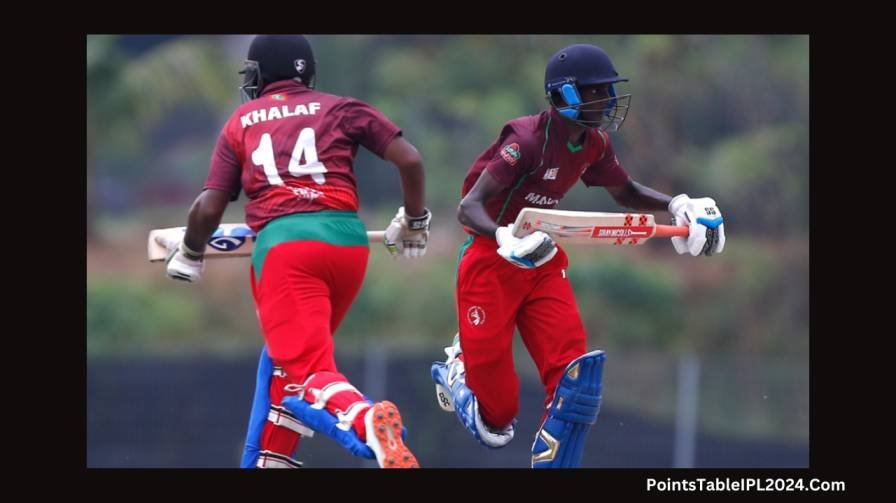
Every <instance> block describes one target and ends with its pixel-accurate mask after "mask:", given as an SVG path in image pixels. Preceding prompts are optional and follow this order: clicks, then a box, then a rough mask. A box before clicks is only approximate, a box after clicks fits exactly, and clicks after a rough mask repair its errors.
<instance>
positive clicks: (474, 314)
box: [467, 306, 485, 327]
mask: <svg viewBox="0 0 896 503" xmlns="http://www.w3.org/2000/svg"><path fill="white" fill-rule="evenodd" d="M467 322H468V323H469V324H470V325H473V326H474V327H478V326H480V325H482V324H483V323H485V310H484V309H482V308H481V307H479V306H472V307H470V309H467Z"/></svg>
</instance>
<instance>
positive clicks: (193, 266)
mask: <svg viewBox="0 0 896 503" xmlns="http://www.w3.org/2000/svg"><path fill="white" fill-rule="evenodd" d="M156 242H157V243H159V244H160V245H162V246H164V247H165V248H167V249H168V250H170V251H171V253H170V254H169V255H168V259H167V260H165V263H166V264H167V266H166V268H165V272H166V273H167V274H168V277H169V278H171V279H176V280H180V281H186V282H188V283H199V280H200V279H202V271H203V270H204V269H205V262H204V261H203V260H202V254H201V253H197V252H194V251H193V250H191V249H189V248H187V245H185V244H184V242H183V235H182V234H181V235H180V236H179V237H178V236H157V237H156Z"/></svg>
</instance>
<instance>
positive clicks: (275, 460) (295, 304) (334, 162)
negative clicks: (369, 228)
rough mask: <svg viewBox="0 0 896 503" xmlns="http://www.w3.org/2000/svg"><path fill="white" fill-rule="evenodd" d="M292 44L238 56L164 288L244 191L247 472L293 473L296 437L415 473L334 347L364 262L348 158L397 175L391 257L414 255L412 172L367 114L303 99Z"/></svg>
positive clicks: (308, 56)
mask: <svg viewBox="0 0 896 503" xmlns="http://www.w3.org/2000/svg"><path fill="white" fill-rule="evenodd" d="M315 67H316V61H315V59H314V54H313V53H312V49H311V45H310V44H309V42H308V40H306V38H305V37H303V36H301V35H259V36H257V37H255V38H254V39H253V40H252V43H251V45H250V47H249V53H248V58H247V60H246V62H245V68H244V70H243V71H241V72H240V73H242V74H244V82H243V85H242V86H241V87H240V90H241V92H242V95H243V104H242V105H240V106H239V107H238V108H237V109H236V110H235V111H234V112H233V114H232V115H231V116H230V118H229V120H228V121H227V123H226V124H225V125H224V128H223V130H222V131H221V134H220V136H219V137H218V142H217V145H216V146H215V149H214V153H213V154H212V158H211V165H210V168H209V174H208V178H207V179H206V182H205V185H204V187H203V191H202V193H201V194H199V196H198V197H197V198H196V201H195V202H194V203H193V206H192V207H191V208H190V212H189V217H188V224H187V228H186V233H185V234H184V236H183V240H182V241H181V242H179V243H175V244H174V245H173V246H172V247H171V248H173V249H172V252H171V255H170V257H169V258H168V262H167V274H168V276H170V277H171V278H173V279H178V280H183V281H187V282H191V283H195V282H198V281H199V280H200V277H201V275H202V271H203V267H204V262H203V251H204V250H205V243H207V242H208V239H209V237H210V236H211V234H212V232H213V231H214V230H215V229H216V228H217V227H218V224H219V223H220V222H221V217H222V215H223V213H224V210H225V208H226V207H227V204H228V202H229V201H234V200H236V198H237V197H238V195H239V192H240V190H241V189H242V190H243V191H244V192H245V193H246V196H247V197H248V198H249V202H248V203H247V204H246V223H247V225H248V226H249V227H250V228H251V229H252V230H253V231H255V232H256V233H257V240H256V243H255V247H254V251H253V252H252V263H251V266H250V268H249V279H250V284H251V287H252V294H253V298H254V303H255V307H256V312H257V314H258V319H259V322H260V325H261V331H262V334H263V336H264V340H265V343H266V348H265V349H263V350H262V353H261V358H260V361H259V368H258V375H257V382H256V390H255V397H254V401H253V406H252V411H251V416H250V419H249V429H248V435H247V439H246V447H245V450H244V452H243V457H242V461H241V466H242V467H245V468H249V467H258V468H297V467H299V466H301V463H300V462H299V461H296V460H295V459H294V457H293V456H294V453H295V451H296V448H297V447H298V444H299V440H300V438H301V437H302V436H311V435H313V434H314V432H317V433H323V434H324V435H327V436H329V437H331V438H333V439H334V440H336V441H337V442H338V443H339V444H340V445H342V446H343V447H345V448H346V449H348V450H349V451H351V452H352V453H353V454H355V455H358V456H362V457H365V458H369V459H374V458H376V460H377V462H378V463H379V465H380V467H382V468H417V467H418V463H417V460H416V458H415V457H414V455H413V454H412V453H411V451H410V450H409V449H408V448H407V446H406V445H405V444H404V443H403V437H404V435H405V432H406V429H405V428H404V425H403V423H402V419H401V415H400V414H399V412H398V409H397V408H396V406H395V405H394V404H393V403H392V402H389V401H382V402H377V403H374V402H373V401H372V400H371V399H370V398H368V397H367V396H365V395H364V394H363V393H361V391H359V390H358V389H357V388H356V387H355V386H353V385H352V384H351V383H350V382H349V380H348V378H347V377H346V376H345V375H343V374H341V373H340V372H339V370H338V368H337V366H336V362H335V361H334V356H333V336H334V334H335V332H336V330H337V329H338V328H339V324H340V322H342V319H343V318H344V317H345V315H346V312H347V311H348V309H349V306H351V304H352V301H353V300H354V299H355V296H356V295H357V293H358V290H359V289H360V288H361V283H362V280H363V279H364V273H365V271H366V268H367V258H368V253H369V248H368V242H367V234H366V228H365V227H364V224H363V223H362V222H361V220H360V219H359V218H358V214H357V210H358V194H357V189H356V180H355V175H354V172H353V167H352V166H353V161H354V157H355V154H356V153H357V150H358V146H359V145H360V146H363V147H364V148H366V149H367V150H369V151H371V152H373V153H374V154H376V155H377V156H379V157H380V158H382V159H386V160H388V161H390V162H391V163H393V164H395V166H396V167H397V168H398V171H399V173H400V177H401V184H402V191H403V194H404V206H402V207H401V208H399V209H398V213H397V215H396V216H395V218H394V220H393V221H392V223H391V225H389V227H388V228H387V229H386V235H385V244H386V247H387V248H388V249H389V251H390V252H391V253H393V254H395V255H400V256H403V257H408V258H414V257H419V256H422V255H423V254H424V253H425V252H426V242H427V238H428V234H429V222H430V212H429V210H428V209H426V208H425V207H424V183H423V182H424V171H423V161H422V159H421V157H420V154H419V153H418V151H417V149H416V148H414V146H413V145H411V144H410V143H408V142H407V141H406V140H405V139H404V138H403V137H402V132H401V130H400V129H399V128H398V127H397V126H396V125H395V124H393V123H392V122H391V121H390V120H389V119H388V118H386V117H385V116H384V115H383V114H382V113H381V112H379V111H378V110H377V109H375V108H374V107H372V106H370V105H368V104H366V103H363V102H361V101H359V100H356V99H353V98H350V97H341V96H335V95H332V94H327V93H324V92H321V91H318V90H316V89H315V86H314V84H315Z"/></svg>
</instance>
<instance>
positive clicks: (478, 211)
mask: <svg viewBox="0 0 896 503" xmlns="http://www.w3.org/2000/svg"><path fill="white" fill-rule="evenodd" d="M457 219H458V220H459V221H460V223H462V224H463V225H465V226H467V227H469V228H470V229H473V230H474V231H476V232H477V233H479V234H480V235H482V236H488V237H494V235H495V232H496V231H497V230H498V224H497V223H495V221H494V220H492V217H491V216H489V214H488V211H486V209H485V205H484V204H482V202H481V201H477V200H475V199H471V198H470V197H465V198H463V199H462V200H461V202H460V205H459V206H458V207H457Z"/></svg>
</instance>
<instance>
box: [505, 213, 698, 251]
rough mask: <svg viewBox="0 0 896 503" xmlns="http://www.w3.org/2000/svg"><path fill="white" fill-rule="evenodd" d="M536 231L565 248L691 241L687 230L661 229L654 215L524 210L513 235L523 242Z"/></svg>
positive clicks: (685, 227)
mask: <svg viewBox="0 0 896 503" xmlns="http://www.w3.org/2000/svg"><path fill="white" fill-rule="evenodd" d="M535 231H542V232H545V233H547V234H548V235H550V236H551V237H552V238H553V239H554V240H556V241H558V242H560V243H564V244H567V243H568V244H612V245H623V244H627V245H640V244H644V242H645V241H647V240H648V239H650V238H657V237H660V238H668V237H673V236H680V237H683V238H686V237H688V227H687V226H685V225H659V224H657V223H656V222H655V221H654V216H653V215H651V214H643V213H600V212H594V211H568V210H546V209H542V208H523V209H522V210H521V211H520V213H519V215H518V216H517V217H516V221H515V222H514V224H513V235H514V236H516V237H518V238H521V237H523V236H526V235H529V234H532V233H533V232H535Z"/></svg>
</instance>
